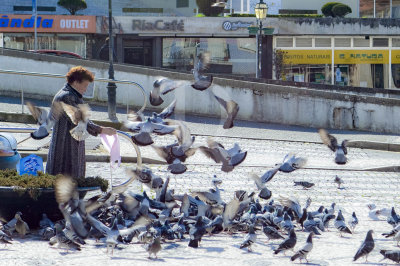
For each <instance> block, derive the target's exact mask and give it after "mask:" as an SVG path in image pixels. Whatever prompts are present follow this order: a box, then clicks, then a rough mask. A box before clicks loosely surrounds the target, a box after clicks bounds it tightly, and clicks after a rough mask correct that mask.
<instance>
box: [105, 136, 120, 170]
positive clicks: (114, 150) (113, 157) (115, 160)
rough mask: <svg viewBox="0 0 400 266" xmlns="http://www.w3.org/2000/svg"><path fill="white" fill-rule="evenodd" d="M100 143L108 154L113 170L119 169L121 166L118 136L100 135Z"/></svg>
mask: <svg viewBox="0 0 400 266" xmlns="http://www.w3.org/2000/svg"><path fill="white" fill-rule="evenodd" d="M100 137H101V142H102V143H103V146H104V147H105V148H106V149H107V151H108V152H109V153H110V163H111V166H112V167H113V168H117V167H119V165H120V164H121V151H120V146H119V138H118V135H116V134H115V135H112V136H109V135H106V134H100Z"/></svg>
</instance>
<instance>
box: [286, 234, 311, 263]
mask: <svg viewBox="0 0 400 266" xmlns="http://www.w3.org/2000/svg"><path fill="white" fill-rule="evenodd" d="M313 234H314V233H313V232H311V233H310V234H309V235H308V237H307V241H306V244H305V245H304V246H303V247H302V248H301V249H299V250H298V251H297V252H296V254H294V255H293V256H292V257H291V258H290V260H291V261H294V260H296V259H298V258H299V259H300V262H301V261H302V260H303V259H305V260H306V261H307V263H308V260H307V255H308V253H310V251H311V250H312V248H313V242H312V237H313Z"/></svg>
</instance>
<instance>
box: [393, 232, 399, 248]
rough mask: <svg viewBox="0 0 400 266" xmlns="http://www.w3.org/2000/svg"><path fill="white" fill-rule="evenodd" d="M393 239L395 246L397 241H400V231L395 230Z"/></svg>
mask: <svg viewBox="0 0 400 266" xmlns="http://www.w3.org/2000/svg"><path fill="white" fill-rule="evenodd" d="M393 240H394V241H396V242H397V246H399V242H400V233H399V232H397V233H396V234H395V235H394V236H393Z"/></svg>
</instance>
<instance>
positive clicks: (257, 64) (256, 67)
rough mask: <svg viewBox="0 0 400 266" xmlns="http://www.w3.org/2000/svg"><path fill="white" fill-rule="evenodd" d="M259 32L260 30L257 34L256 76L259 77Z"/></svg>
mask: <svg viewBox="0 0 400 266" xmlns="http://www.w3.org/2000/svg"><path fill="white" fill-rule="evenodd" d="M258 33H259V31H258V30H257V34H256V46H257V48H256V78H258V54H259V52H258V49H259V45H258V41H259V40H258Z"/></svg>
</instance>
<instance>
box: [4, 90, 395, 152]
mask: <svg viewBox="0 0 400 266" xmlns="http://www.w3.org/2000/svg"><path fill="white" fill-rule="evenodd" d="M27 100H29V101H31V102H33V103H35V104H37V105H38V106H44V107H48V106H50V101H41V100H34V99H26V98H25V101H27ZM90 106H91V108H92V120H96V121H108V122H109V120H108V114H107V106H104V104H99V103H91V104H90ZM21 111H22V108H21V99H20V98H13V97H0V118H1V117H3V118H4V116H7V119H8V121H9V122H15V121H21V119H22V120H27V118H29V119H28V120H27V121H26V122H32V119H31V117H30V115H29V111H28V109H27V108H26V106H25V107H24V114H28V115H22V113H21ZM149 114H150V112H145V115H149ZM117 117H118V119H119V121H124V119H126V107H120V108H117ZM172 118H174V119H179V120H184V121H186V122H187V125H188V127H189V128H190V130H191V133H192V134H193V135H205V136H219V137H234V138H241V139H260V140H278V141H298V142H309V143H321V140H320V137H319V135H318V133H317V129H315V128H306V127H300V126H287V125H279V124H265V123H257V122H251V121H235V127H233V128H231V129H229V130H225V129H223V128H222V123H223V121H224V120H225V117H222V118H221V119H216V118H210V117H198V116H193V115H185V114H175V115H174V116H173V117H172ZM4 120H5V119H1V121H4ZM24 122H25V121H24ZM329 132H330V133H332V134H333V135H335V136H336V137H337V138H338V141H341V140H344V139H347V140H349V142H350V143H349V146H350V147H358V148H363V149H377V150H389V151H400V135H394V134H385V133H374V132H365V131H356V130H330V131H329Z"/></svg>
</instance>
